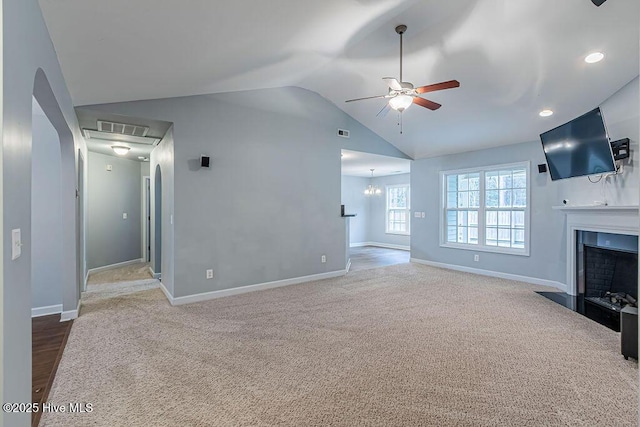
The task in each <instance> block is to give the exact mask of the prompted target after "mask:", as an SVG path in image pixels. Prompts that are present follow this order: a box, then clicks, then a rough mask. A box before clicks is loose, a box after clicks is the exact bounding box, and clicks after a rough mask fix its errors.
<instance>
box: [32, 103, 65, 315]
mask: <svg viewBox="0 0 640 427" xmlns="http://www.w3.org/2000/svg"><path fill="white" fill-rule="evenodd" d="M38 109H39V106H38ZM32 159H33V168H32V178H31V179H32V181H31V233H32V236H33V239H32V244H31V248H32V249H31V304H32V305H31V307H32V308H42V307H51V306H57V305H59V306H60V307H62V283H61V282H62V244H61V240H62V233H61V231H60V222H61V220H62V218H61V216H62V213H61V206H60V171H61V169H60V168H61V158H60V140H59V138H58V134H57V133H56V130H55V129H54V128H53V126H52V125H51V123H50V122H49V120H48V119H47V118H46V117H45V116H44V113H42V112H41V111H40V112H39V114H34V116H33V145H32ZM60 311H62V310H61V309H60V310H57V312H60ZM52 313H54V311H51V312H49V313H48V314H52Z"/></svg>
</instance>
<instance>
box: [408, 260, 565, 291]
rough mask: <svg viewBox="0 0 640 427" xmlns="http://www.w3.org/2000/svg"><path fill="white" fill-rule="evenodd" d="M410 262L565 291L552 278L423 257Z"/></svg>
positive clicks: (562, 284)
mask: <svg viewBox="0 0 640 427" xmlns="http://www.w3.org/2000/svg"><path fill="white" fill-rule="evenodd" d="M411 262H415V263H417V264H424V265H429V266H431V267H439V268H446V269H447V270H456V271H462V272H465V273H473V274H479V275H481V276H490V277H497V278H500V279H508V280H515V281H517V282H525V283H531V284H533V285H541V286H549V287H552V288H556V289H558V290H560V291H562V292H567V285H565V284H564V283H561V282H556V281H553V280H547V279H539V278H537V277H529V276H520V275H518V274H510V273H502V272H500V271H492V270H482V269H480V268H473V267H465V266H462V265H454V264H445V263H442V262H435V261H427V260H424V259H418V258H411Z"/></svg>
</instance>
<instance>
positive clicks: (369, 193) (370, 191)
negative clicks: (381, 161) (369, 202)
mask: <svg viewBox="0 0 640 427" xmlns="http://www.w3.org/2000/svg"><path fill="white" fill-rule="evenodd" d="M369 170H370V171H371V179H373V171H374V170H375V169H369ZM364 194H366V195H367V196H373V195H374V194H375V195H376V196H379V195H380V194H382V190H380V189H379V188H378V187H377V186H375V185H372V184H369V186H368V187H367V189H366V190H364Z"/></svg>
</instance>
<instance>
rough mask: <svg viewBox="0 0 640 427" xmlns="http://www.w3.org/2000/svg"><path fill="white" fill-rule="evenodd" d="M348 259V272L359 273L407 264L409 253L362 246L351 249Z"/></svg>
mask: <svg viewBox="0 0 640 427" xmlns="http://www.w3.org/2000/svg"><path fill="white" fill-rule="evenodd" d="M349 257H350V258H351V268H350V269H349V271H359V270H368V269H370V268H378V267H385V266H388V265H394V264H403V263H406V262H409V258H410V252H409V251H402V250H399V249H387V248H378V247H375V246H363V247H359V248H351V250H350V251H349Z"/></svg>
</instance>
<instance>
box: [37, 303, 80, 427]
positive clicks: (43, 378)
mask: <svg viewBox="0 0 640 427" xmlns="http://www.w3.org/2000/svg"><path fill="white" fill-rule="evenodd" d="M72 324H73V321H72V320H71V321H68V322H60V315H59V314H55V315H52V316H42V317H35V318H33V319H32V320H31V328H32V329H31V338H32V345H31V349H32V361H31V366H32V381H31V398H32V402H34V403H35V402H38V403H40V407H42V403H43V402H46V401H47V397H48V395H49V390H50V389H51V385H52V384H53V378H54V377H55V375H56V370H57V369H58V364H59V363H60V358H61V357H62V351H63V350H64V346H65V344H66V343H67V338H68V337H69V332H70V331H71V325H72ZM39 421H40V412H38V413H33V414H32V416H31V425H32V426H37V425H38V422H39Z"/></svg>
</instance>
